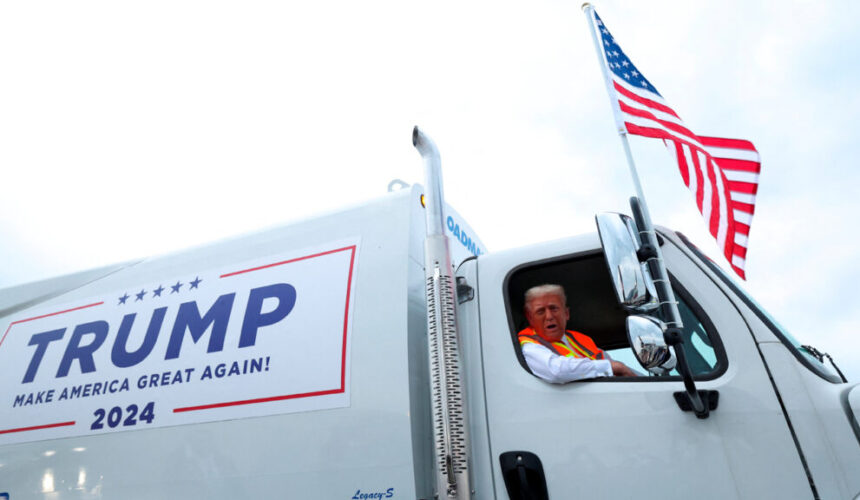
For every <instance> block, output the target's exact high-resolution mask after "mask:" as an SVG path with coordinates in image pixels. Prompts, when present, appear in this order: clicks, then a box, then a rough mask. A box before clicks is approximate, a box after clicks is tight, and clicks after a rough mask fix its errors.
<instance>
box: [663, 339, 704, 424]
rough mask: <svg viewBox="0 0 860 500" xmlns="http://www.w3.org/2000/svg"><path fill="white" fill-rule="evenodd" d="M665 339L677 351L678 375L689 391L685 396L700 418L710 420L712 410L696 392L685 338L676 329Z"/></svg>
mask: <svg viewBox="0 0 860 500" xmlns="http://www.w3.org/2000/svg"><path fill="white" fill-rule="evenodd" d="M663 339H664V340H665V341H666V344H667V345H671V346H672V347H673V348H674V349H675V357H676V358H677V360H678V364H677V368H678V373H680V374H681V378H683V379H684V388H685V389H686V390H687V392H686V393H685V395H686V397H687V400H688V402H689V403H690V406H691V407H692V410H693V412H694V413H695V414H696V416H697V417H698V418H708V414H709V413H710V408H709V406H708V405H706V404H705V403H703V402H702V398H701V396H700V394H699V391H698V390H696V383H695V382H694V381H693V374H692V373H691V372H690V365H688V364H687V355H686V353H685V352H684V347H683V345H684V338H683V337H681V330H680V329H678V328H675V327H670V328H667V329H666V332H665V333H664V334H663Z"/></svg>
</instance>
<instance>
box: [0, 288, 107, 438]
mask: <svg viewBox="0 0 860 500" xmlns="http://www.w3.org/2000/svg"><path fill="white" fill-rule="evenodd" d="M102 304H104V301H102V302H96V303H94V304H87V305H85V306H80V307H73V308H71V309H66V310H65V311H57V312H54V313H49V314H43V315H41V316H34V317H32V318H27V319H19V320H18V321H13V322H12V323H10V324H9V328H7V329H6V333H4V334H3V338H2V339H0V346H2V345H3V341H4V340H6V335H8V334H9V330H11V329H12V326H14V325H17V324H18V323H26V322H28V321H33V320H37V319H42V318H48V317H50V316H57V315H60V314H65V313H68V312H72V311H80V310H81V309H86V308H88V307H95V306H100V305H102ZM67 425H75V422H74V421H71V422H58V423H56V424H45V425H34V426H32V427H19V428H17V429H3V430H0V434H10V433H13V432H26V431H38V430H40V429H51V428H54V427H65V426H67Z"/></svg>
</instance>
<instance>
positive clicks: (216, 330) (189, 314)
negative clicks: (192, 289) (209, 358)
mask: <svg viewBox="0 0 860 500" xmlns="http://www.w3.org/2000/svg"><path fill="white" fill-rule="evenodd" d="M235 297H236V294H235V293H228V294H225V295H222V296H220V297H218V299H217V300H216V301H215V303H214V304H212V307H210V308H209V310H208V311H207V312H206V315H205V316H203V317H200V310H199V309H198V308H197V302H193V301H192V302H185V303H183V304H182V305H180V306H179V312H178V313H177V314H176V323H174V324H173V332H171V334H170V342H168V344H167V354H166V355H165V356H164V359H176V358H178V357H179V350H180V348H181V347H182V338H183V336H184V335H185V330H188V332H189V333H190V334H191V340H193V341H194V342H195V343H196V342H197V341H198V340H200V338H201V337H202V336H203V333H205V332H206V330H207V329H208V328H209V325H212V334H211V335H210V336H209V347H208V349H207V350H206V352H219V351H221V350H222V349H224V335H226V333H227V322H228V321H229V320H230V311H231V309H232V308H233V299H234V298H235ZM246 317H247V313H246Z"/></svg>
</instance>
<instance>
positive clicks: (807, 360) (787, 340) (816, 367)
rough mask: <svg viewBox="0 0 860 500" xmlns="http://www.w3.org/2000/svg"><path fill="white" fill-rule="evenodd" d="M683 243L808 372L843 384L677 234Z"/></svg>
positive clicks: (691, 244)
mask: <svg viewBox="0 0 860 500" xmlns="http://www.w3.org/2000/svg"><path fill="white" fill-rule="evenodd" d="M676 234H677V235H678V236H679V237H680V238H681V241H683V242H684V244H685V245H686V246H687V248H689V249H690V250H691V251H692V252H693V253H694V254H696V256H697V257H698V258H699V260H700V261H702V262H704V263H705V265H706V266H707V267H708V269H710V270H711V271H712V272H713V273H714V274H716V275H717V277H718V278H719V279H720V281H722V282H723V283H724V284H725V285H726V286H728V287H729V288H730V289H731V290H732V291H733V292H734V293H735V295H737V296H738V297H739V298H740V299H741V300H742V301H743V302H744V304H746V306H747V307H748V308H749V309H750V310H751V311H752V312H753V314H755V315H756V316H758V318H759V319H760V320H761V321H762V323H764V324H765V325H767V327H768V328H769V329H770V330H771V331H772V332H773V334H774V336H776V338H778V339H779V340H780V342H782V343H783V345H785V347H786V348H788V350H789V352H791V353H792V355H794V357H795V358H796V359H797V360H798V361H800V363H801V364H802V365H803V366H805V367H806V368H807V369H808V370H810V371H812V372H813V373H815V374H816V375H818V376H819V377H821V378H823V379H825V380H827V381H829V382H832V383H834V384H840V383H842V379H841V378H840V377H839V375H837V374H836V373H835V372H834V371H833V370H831V369H830V367H829V366H827V365H825V364H824V363H822V362H821V361H819V360H818V358H816V357H815V356H813V355H812V354H811V353H810V352H809V351H807V350H806V348H804V347H803V346H802V345H801V343H800V342H798V341H797V339H795V338H794V336H793V335H791V334H790V333H789V332H788V330H786V329H785V328H783V327H782V326H781V325H780V324H779V323H778V322H777V321H776V320H775V319H774V318H773V317H772V316H771V315H770V314H768V312H767V311H765V309H764V308H763V307H762V306H761V305H759V303H758V302H756V301H755V299H753V298H752V296H750V295H749V294H747V293H746V291H744V290H743V289H742V288H741V287H739V286H738V285H737V283H735V281H734V280H733V279H732V278H731V277H730V276H729V275H728V274H726V273H725V272H724V271H723V270H722V269H721V268H720V267H719V266H718V265H716V264H715V263H714V262H713V261H712V260H711V259H710V258H708V257H707V256H706V255H705V254H703V253H702V251H701V250H699V248H698V247H696V245H694V244H693V243H692V242H690V240H689V239H687V237H686V236H684V235H683V234H681V233H676Z"/></svg>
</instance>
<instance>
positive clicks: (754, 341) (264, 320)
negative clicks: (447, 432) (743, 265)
mask: <svg viewBox="0 0 860 500" xmlns="http://www.w3.org/2000/svg"><path fill="white" fill-rule="evenodd" d="M422 189H423V188H422V187H421V186H419V185H414V186H412V187H410V188H408V189H404V190H401V191H399V192H395V193H390V194H389V195H387V196H385V197H384V198H382V199H380V200H377V201H374V202H370V203H367V204H365V205H362V206H358V207H354V208H350V209H347V210H344V211H340V212H336V213H332V214H329V215H325V216H322V217H319V218H315V219H312V220H307V221H304V222H300V223H297V224H294V225H290V226H286V227H282V228H276V229H272V230H268V231H264V232H261V233H257V234H254V235H250V236H246V237H241V238H236V239H231V240H225V241H222V242H219V243H217V244H213V245H209V246H203V247H199V248H195V249H191V250H188V251H185V252H181V253H177V254H174V255H168V256H162V257H156V258H152V259H145V260H142V261H137V262H130V263H126V264H122V265H117V266H111V267H107V268H103V269H98V270H94V271H89V272H84V273H79V274H77V275H71V276H66V277H62V278H57V279H53V280H47V281H45V282H40V283H34V284H30V285H24V286H19V287H15V288H12V289H7V290H4V291H2V292H0V335H2V340H0V366H2V374H3V382H2V383H0V398H2V399H0V494H3V493H5V495H6V497H7V498H8V499H9V500H21V499H36V498H38V499H102V498H123V499H144V498H207V499H227V498H333V499H334V498H344V499H370V498H423V499H430V498H434V497H435V496H436V495H437V494H438V493H439V492H438V488H437V485H436V482H435V481H436V479H435V469H436V467H437V465H436V464H435V462H434V444H435V443H434V433H433V426H434V425H435V423H434V421H433V418H432V413H433V409H432V408H431V406H432V405H431V400H432V398H431V389H430V388H431V386H432V384H433V381H432V380H431V375H430V374H431V373H432V370H431V367H430V366H429V365H430V360H429V359H428V355H427V353H428V344H429V342H428V334H427V331H428V328H427V323H426V322H427V314H428V313H427V308H426V302H427V287H426V281H425V265H424V251H425V250H424V247H423V245H424V232H425V220H424V210H425V209H424V206H423V204H422V196H421V195H422ZM445 231H446V234H447V235H448V237H449V239H450V247H451V249H452V263H453V265H454V266H455V268H456V278H457V287H456V288H457V291H456V297H457V306H456V307H457V317H458V325H457V329H458V335H459V339H460V350H461V352H460V353H459V354H458V355H459V359H460V366H461V369H462V372H461V373H462V378H463V384H464V395H465V412H466V413H467V415H468V427H469V429H468V430H469V436H470V441H469V448H470V449H469V450H467V453H468V460H469V475H470V477H471V489H472V491H471V496H472V497H473V498H530V497H532V498H540V497H541V496H540V495H541V493H540V492H541V491H542V490H541V488H544V489H545V490H546V492H547V494H548V497H549V498H576V497H580V496H582V497H589V498H628V497H634V496H636V497H646V498H649V497H657V496H659V497H662V498H689V497H691V496H696V497H699V498H721V499H722V498H771V497H773V498H854V497H856V496H857V495H858V493H860V474H858V473H857V472H858V471H860V427H858V419H857V416H858V414H860V394H858V392H857V391H858V390H857V389H856V388H852V386H851V385H850V384H846V383H842V381H841V380H839V379H838V378H837V377H836V376H835V375H834V374H833V373H832V372H831V371H830V370H829V369H828V368H827V367H826V366H825V365H823V364H822V363H820V362H819V361H818V360H816V359H815V358H813V357H812V356H810V355H809V354H808V353H807V352H806V351H804V350H803V349H800V348H799V347H798V345H797V343H796V342H794V341H793V339H792V338H791V337H790V336H788V335H787V333H786V332H784V331H782V330H781V329H780V328H779V327H778V325H777V324H776V323H775V322H774V321H773V320H772V319H771V318H770V317H769V316H767V314H766V313H765V312H764V311H763V310H761V308H760V307H759V306H758V305H756V304H755V302H754V301H752V299H750V298H749V297H747V296H746V295H745V294H744V293H743V292H742V291H741V290H739V289H738V288H737V287H736V286H735V285H734V284H733V283H732V282H731V280H729V279H728V278H727V277H726V276H724V275H723V274H722V273H721V271H720V270H719V269H718V268H717V267H716V266H715V265H714V264H713V263H711V262H708V260H707V258H706V257H704V256H703V255H701V253H700V252H698V250H697V249H696V248H695V247H694V246H692V244H690V243H689V242H687V241H686V240H685V239H684V238H683V237H682V236H679V235H678V234H676V233H673V232H671V231H668V230H661V236H662V240H663V244H662V251H663V254H664V256H665V259H666V266H667V268H668V271H669V273H670V275H671V278H672V285H673V288H674V290H675V292H676V294H677V296H678V297H679V309H680V311H681V315H682V316H683V317H684V323H685V328H684V336H685V340H686V343H685V346H686V347H685V349H686V350H685V352H687V356H688V359H689V360H690V365H691V368H692V371H693V373H694V375H695V379H696V383H697V384H698V387H699V388H700V389H707V390H711V391H716V392H718V393H719V405H718V407H717V408H716V409H714V410H713V411H712V412H711V414H710V416H709V418H707V419H699V418H696V416H695V415H694V414H693V413H691V412H689V411H683V410H682V409H681V408H680V407H679V404H678V402H677V400H676V397H675V396H674V394H675V393H676V392H678V391H683V382H682V380H681V377H680V376H678V375H677V373H669V374H667V375H664V376H649V375H645V374H643V376H641V377H636V378H606V379H594V380H586V381H579V382H574V383H570V384H550V383H547V382H545V381H543V380H541V379H539V378H537V377H536V376H534V375H533V374H532V373H530V371H529V369H528V366H527V365H526V363H525V361H524V359H523V357H522V354H521V352H520V349H519V344H518V342H517V337H516V334H517V332H518V331H519V330H520V329H522V328H523V327H524V326H525V323H524V321H525V320H524V316H523V313H522V308H523V293H524V291H525V290H526V289H527V288H528V287H530V286H534V285H537V284H542V283H559V284H562V285H563V286H564V287H565V289H566V290H567V292H568V303H569V305H570V307H571V321H570V323H569V325H568V327H569V328H571V329H576V330H579V331H583V332H587V333H588V334H589V335H590V336H592V338H594V340H595V341H596V342H597V343H598V345H600V346H601V347H603V348H604V349H605V350H606V351H607V352H608V353H609V354H610V355H612V356H613V358H614V359H619V360H624V361H625V362H627V363H628V365H630V366H631V367H634V368H636V367H637V365H636V362H635V360H634V358H633V357H632V351H631V350H630V347H629V343H628V341H627V338H626V337H625V336H624V320H625V317H626V316H627V315H628V312H627V311H625V310H624V309H623V308H621V307H620V306H619V305H618V303H617V302H616V300H615V297H614V295H613V291H612V287H611V285H610V277H609V274H608V273H607V271H606V263H605V261H604V256H603V253H602V251H601V242H600V240H599V239H598V237H597V234H593V235H584V236H578V237H573V238H567V239H563V240H559V241H554V242H549V243H544V244H540V245H534V246H529V247H526V248H522V249H516V250H509V251H504V252H498V253H485V252H484V249H483V245H482V244H481V243H480V240H479V239H478V238H477V236H476V235H475V233H474V231H473V230H472V229H471V228H469V226H468V225H467V224H466V223H465V222H464V221H463V220H462V218H461V217H460V216H459V215H458V214H457V213H456V212H455V211H453V210H452V209H450V208H447V209H446V216H445ZM535 464H539V465H535ZM0 498H2V496H0Z"/></svg>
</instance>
